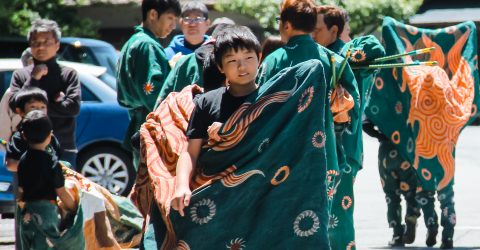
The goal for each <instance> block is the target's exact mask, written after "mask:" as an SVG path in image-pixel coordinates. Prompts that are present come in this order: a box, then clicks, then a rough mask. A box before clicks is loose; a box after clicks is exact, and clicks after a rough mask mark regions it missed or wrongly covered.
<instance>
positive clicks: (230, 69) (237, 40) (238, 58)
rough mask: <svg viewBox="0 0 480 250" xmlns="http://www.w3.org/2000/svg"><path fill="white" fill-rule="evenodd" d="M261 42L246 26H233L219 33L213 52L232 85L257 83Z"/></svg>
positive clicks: (218, 64)
mask: <svg viewBox="0 0 480 250" xmlns="http://www.w3.org/2000/svg"><path fill="white" fill-rule="evenodd" d="M260 50H261V47H260V42H259V41H258V39H257V37H256V36H255V35H254V34H253V33H252V31H251V30H250V29H249V28H247V27H245V26H238V25H233V26H231V27H228V28H225V29H224V30H222V31H221V32H219V33H218V35H217V37H216V41H215V47H214V50H213V53H214V57H215V63H216V64H217V66H218V68H219V70H220V71H221V72H222V73H223V74H225V77H226V78H227V81H228V82H229V83H230V84H242V85H243V84H248V83H251V82H252V81H255V78H256V75H257V69H258V66H259V55H260Z"/></svg>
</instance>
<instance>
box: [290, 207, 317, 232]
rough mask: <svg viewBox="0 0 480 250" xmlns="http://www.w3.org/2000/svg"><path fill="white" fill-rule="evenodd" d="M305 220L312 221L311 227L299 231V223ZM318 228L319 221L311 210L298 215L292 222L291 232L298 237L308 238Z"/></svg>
mask: <svg viewBox="0 0 480 250" xmlns="http://www.w3.org/2000/svg"><path fill="white" fill-rule="evenodd" d="M305 219H310V220H312V226H311V227H310V228H309V229H306V230H304V229H301V228H300V222H301V221H302V220H305ZM319 228H320V220H319V219H318V216H317V215H316V214H315V212H313V211H312V210H305V211H303V212H302V213H300V214H299V215H298V216H297V218H295V221H294V222H293V232H294V233H295V234H296V235H297V236H299V237H309V236H312V235H313V234H314V233H316V232H317V230H318V229H319Z"/></svg>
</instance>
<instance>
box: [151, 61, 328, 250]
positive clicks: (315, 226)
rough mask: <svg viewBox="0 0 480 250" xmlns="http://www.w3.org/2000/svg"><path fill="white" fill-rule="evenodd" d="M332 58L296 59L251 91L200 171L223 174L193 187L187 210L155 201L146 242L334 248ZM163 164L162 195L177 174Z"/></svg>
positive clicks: (221, 246)
mask: <svg viewBox="0 0 480 250" xmlns="http://www.w3.org/2000/svg"><path fill="white" fill-rule="evenodd" d="M327 66H328V60H326V59H322V61H319V60H309V61H306V62H304V63H301V64H298V65H297V66H295V67H288V68H286V69H284V70H282V71H281V72H280V73H279V74H277V75H275V76H274V77H273V78H271V79H270V80H269V81H266V82H265V83H264V84H263V85H262V86H261V87H260V88H259V90H257V92H255V93H253V94H252V95H250V96H249V97H248V98H247V100H246V101H245V103H244V104H243V105H242V106H241V107H240V108H239V109H238V110H237V111H236V112H235V113H234V114H233V115H232V116H231V117H230V118H229V120H228V121H227V122H226V123H225V124H223V126H222V127H221V128H220V131H219V135H220V137H221V138H222V142H220V143H219V144H214V145H213V146H211V147H209V150H208V151H206V152H205V153H204V154H202V155H201V156H200V159H199V164H198V166H200V170H201V171H200V172H199V173H198V172H197V174H196V176H197V177H199V178H201V179H202V178H207V179H208V178H211V177H212V176H218V178H213V179H212V180H213V182H212V183H208V182H207V184H205V185H203V186H201V187H200V188H197V189H195V190H193V192H192V193H193V195H192V199H191V201H190V205H189V206H188V207H187V208H186V209H185V212H186V215H185V217H181V216H180V215H179V214H178V213H177V212H176V211H173V210H170V213H169V215H168V216H167V215H164V214H163V215H160V213H159V210H158V206H155V205H153V206H151V209H152V210H151V212H150V216H151V217H150V223H149V224H148V225H147V230H146V233H145V236H144V247H145V248H146V249H150V248H162V249H171V248H172V247H177V249H224V248H225V247H226V248H227V249H242V248H247V249H249V248H251V249H275V248H281V249H298V248H301V249H329V248H330V247H329V242H328V234H327V221H328V210H327V195H326V183H325V178H326V171H327V167H326V166H327V165H326V164H327V162H326V151H327V148H326V147H329V145H328V144H326V141H325V140H326V133H325V120H324V117H325V115H324V112H325V110H328V107H326V105H325V103H326V97H327V92H326V89H327V85H328V84H329V80H330V79H329V78H328V76H327V75H326V72H328V71H327V70H326V67H327ZM167 99H168V98H167ZM143 131H144V130H143V128H142V138H144V137H143V135H144V134H143ZM151 131H152V132H154V133H155V130H151ZM145 132H147V130H145ZM147 145H151V146H154V147H156V146H155V144H150V143H149V144H147ZM286 145H288V146H286ZM151 146H148V147H151ZM155 150H157V149H155ZM155 150H153V151H151V150H149V149H146V152H155ZM333 150H334V149H333ZM155 172H156V171H154V170H153V169H151V172H150V179H155V180H159V181H157V182H156V183H159V184H156V185H158V186H156V191H155V192H159V193H157V194H158V196H157V195H156V197H160V198H161V197H164V195H165V193H163V192H167V193H168V190H166V189H165V188H163V189H159V188H160V187H166V186H168V183H169V179H170V178H169V177H166V178H165V179H163V178H164V177H162V176H156V175H155V176H152V174H153V173H155ZM160 172H163V173H168V170H167V171H160ZM164 185H165V186H164ZM155 199H156V200H157V198H155ZM167 201H168V199H167ZM161 206H162V207H163V206H165V204H161ZM161 218H164V222H165V224H163V225H162V224H161V223H160V222H161V221H162V219H161ZM165 225H167V226H165ZM172 243H173V245H172Z"/></svg>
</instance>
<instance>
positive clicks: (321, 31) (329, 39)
mask: <svg viewBox="0 0 480 250" xmlns="http://www.w3.org/2000/svg"><path fill="white" fill-rule="evenodd" d="M337 29H338V28H337V26H336V25H333V26H332V27H330V29H329V28H328V27H327V25H326V24H325V21H324V19H323V15H322V14H319V15H317V24H316V25H315V30H314V31H313V32H312V38H313V40H315V41H316V42H317V43H319V44H320V45H322V46H324V47H327V46H328V45H330V44H332V43H334V42H335V41H336V40H337Z"/></svg>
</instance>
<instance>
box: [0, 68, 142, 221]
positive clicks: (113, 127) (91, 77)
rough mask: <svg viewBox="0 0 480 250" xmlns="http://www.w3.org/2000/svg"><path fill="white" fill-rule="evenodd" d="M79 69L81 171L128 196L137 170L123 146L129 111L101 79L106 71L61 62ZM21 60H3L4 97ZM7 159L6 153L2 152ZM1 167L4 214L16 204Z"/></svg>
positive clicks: (0, 76) (8, 177)
mask: <svg viewBox="0 0 480 250" xmlns="http://www.w3.org/2000/svg"><path fill="white" fill-rule="evenodd" d="M59 63H60V64H62V65H66V66H69V67H72V68H74V69H75V70H77V72H78V75H79V79H80V82H81V88H82V105H81V108H80V114H79V115H78V117H77V129H76V143H77V147H78V150H79V152H78V157H77V168H78V171H79V172H80V173H81V174H83V175H85V176H86V177H88V178H90V179H92V180H93V181H95V182H97V183H99V184H101V185H103V186H104V187H106V188H107V189H108V190H109V191H110V192H112V193H116V194H122V195H125V194H128V192H129V191H130V188H131V186H132V185H133V182H134V180H135V175H136V171H135V170H134V167H133V164H132V156H131V153H130V152H128V151H126V150H124V149H123V148H122V146H121V144H122V142H123V138H124V135H125V133H126V131H127V127H128V124H129V116H128V112H127V110H126V109H125V108H123V107H121V106H120V105H118V103H117V94H116V91H115V90H113V89H112V88H110V87H108V86H107V85H106V84H105V83H104V82H102V81H101V80H99V79H98V78H97V76H98V75H101V74H103V73H104V72H105V71H106V69H105V68H103V67H96V66H91V65H87V64H79V63H73V62H59ZM21 67H22V65H21V62H20V60H19V59H0V95H2V96H3V93H4V92H5V90H6V89H7V88H8V86H9V85H10V80H11V77H12V74H13V71H14V70H16V69H19V68H21ZM0 157H3V153H0ZM4 162H5V161H4V160H2V162H1V164H0V212H2V213H3V212H4V211H3V210H2V209H3V208H6V207H8V205H6V204H5V202H7V203H8V202H10V203H11V202H13V195H12V188H11V185H9V183H11V180H12V175H11V173H10V172H8V171H7V170H6V169H5V165H4ZM12 208H13V207H12Z"/></svg>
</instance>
